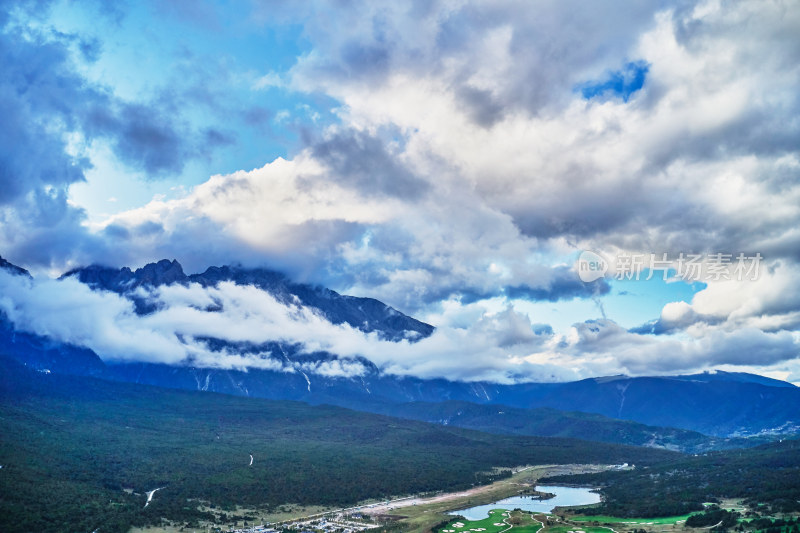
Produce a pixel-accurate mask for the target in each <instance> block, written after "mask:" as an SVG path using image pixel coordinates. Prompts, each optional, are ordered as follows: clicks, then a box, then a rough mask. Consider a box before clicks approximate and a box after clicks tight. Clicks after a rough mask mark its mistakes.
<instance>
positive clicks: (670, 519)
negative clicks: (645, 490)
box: [569, 513, 693, 525]
mask: <svg viewBox="0 0 800 533" xmlns="http://www.w3.org/2000/svg"><path fill="white" fill-rule="evenodd" d="M692 514H693V513H689V514H685V515H681V516H666V517H663V518H619V517H616V516H604V515H595V516H582V515H575V516H570V517H569V519H570V520H572V521H573V522H600V523H601V524H643V525H647V524H652V525H671V524H677V523H678V522H683V521H685V520H686V519H687V518H689V517H690V516H692Z"/></svg>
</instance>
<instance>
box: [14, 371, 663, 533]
mask: <svg viewBox="0 0 800 533" xmlns="http://www.w3.org/2000/svg"><path fill="white" fill-rule="evenodd" d="M0 434H2V438H1V439H0V464H1V465H3V467H2V469H0V530H2V531H4V532H16V531H19V532H29V531H94V530H95V529H97V528H101V531H103V532H111V531H115V532H122V531H127V530H128V528H129V527H130V526H131V525H144V524H150V523H158V522H159V521H160V518H161V517H166V518H168V519H170V520H174V521H194V520H198V519H201V518H204V517H208V518H210V516H209V515H206V514H204V513H202V512H201V511H199V510H198V506H199V504H200V501H201V500H202V501H207V502H212V503H213V504H215V505H217V506H221V507H223V508H227V509H233V506H234V505H236V504H240V505H257V506H277V505H280V504H284V503H297V504H323V505H348V504H353V503H356V502H358V501H360V500H364V499H367V498H385V497H388V496H391V495H400V494H406V493H416V492H422V491H435V490H452V489H461V488H465V487H469V486H471V485H473V484H478V483H485V482H488V481H491V480H492V479H495V478H496V477H497V476H498V475H502V474H490V473H489V472H491V469H492V467H496V466H506V467H511V466H516V465H522V464H553V463H621V462H629V463H637V464H653V465H654V464H656V463H657V462H659V461H664V460H668V459H670V458H672V457H674V456H676V455H677V454H674V453H672V452H666V451H660V450H652V449H647V448H637V447H626V446H619V445H612V444H602V443H589V442H584V441H578V440H571V439H558V438H537V437H515V436H500V435H488V434H484V433H479V432H475V431H469V430H464V429H458V428H448V427H442V426H436V425H432V424H427V423H422V422H414V421H409V420H400V419H395V418H389V417H385V416H380V415H373V414H366V413H360V412H355V411H349V410H346V409H342V408H338V407H330V406H314V407H312V406H309V405H306V404H303V403H298V402H282V401H269V400H261V399H251V398H242V397H234V396H225V395H218V394H212V393H201V392H185V391H177V390H169V389H160V388H156V387H149V386H139V385H135V384H129V383H117V382H108V381H102V380H97V379H93V378H85V377H75V376H65V375H57V374H43V373H39V372H34V371H31V370H28V369H26V368H24V367H22V366H20V365H19V364H17V363H15V362H11V361H8V360H5V359H0ZM250 454H252V455H253V457H254V461H253V465H252V466H249V462H250ZM159 487H165V488H164V489H163V490H160V491H159V492H158V493H157V494H156V496H155V497H154V498H153V501H152V503H151V504H150V505H149V506H148V507H147V508H146V509H145V508H144V504H145V501H146V497H145V495H144V493H145V491H148V490H152V489H154V488H159Z"/></svg>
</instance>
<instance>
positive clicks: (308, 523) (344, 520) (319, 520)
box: [228, 513, 380, 533]
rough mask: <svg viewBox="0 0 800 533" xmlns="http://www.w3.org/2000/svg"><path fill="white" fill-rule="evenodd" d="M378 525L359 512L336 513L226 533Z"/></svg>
mask: <svg viewBox="0 0 800 533" xmlns="http://www.w3.org/2000/svg"><path fill="white" fill-rule="evenodd" d="M378 527H380V524H376V523H374V522H372V521H369V518H365V517H363V516H362V515H360V514H357V513H356V514H345V513H336V514H334V515H333V516H331V515H325V516H319V517H313V518H302V519H299V520H290V521H286V522H279V523H275V524H262V525H257V526H250V527H245V528H239V529H230V530H228V533H278V532H283V531H297V532H301V533H305V532H314V533H358V532H359V531H367V530H369V529H375V528H378Z"/></svg>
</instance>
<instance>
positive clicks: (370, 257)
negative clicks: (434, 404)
mask: <svg viewBox="0 0 800 533" xmlns="http://www.w3.org/2000/svg"><path fill="white" fill-rule="evenodd" d="M0 29H1V31H0V73H1V74H0V117H2V119H0V124H2V128H0V255H1V256H2V257H4V258H5V259H7V260H8V261H10V262H12V263H14V264H16V265H19V266H22V267H25V268H27V269H28V270H30V271H31V272H32V273H33V274H34V275H35V278H36V279H35V281H30V282H28V281H25V282H22V281H20V280H19V279H17V278H13V277H9V276H7V275H5V274H2V275H0V287H2V289H3V291H2V293H0V309H1V310H3V311H4V312H5V313H6V314H7V315H8V316H9V317H10V318H11V319H12V320H13V321H14V322H15V324H16V325H17V327H19V328H21V329H26V330H30V331H35V332H37V333H42V334H48V335H52V336H55V337H57V338H60V339H62V340H68V341H70V342H74V343H76V344H82V345H85V346H87V347H90V348H92V349H94V350H95V351H97V352H98V354H99V355H100V356H101V357H103V358H104V359H109V360H112V359H134V360H157V361H164V362H169V363H171V364H180V363H181V362H182V361H186V360H187V358H192V360H193V361H197V360H202V361H205V364H207V365H211V366H213V365H218V366H219V365H222V366H225V365H228V366H231V365H233V366H238V367H245V368H246V367H249V366H252V365H258V364H266V363H263V361H264V360H265V359H264V358H263V357H262V358H261V359H260V361H262V362H261V363H259V362H258V361H254V360H248V359H246V358H245V359H240V360H232V359H231V358H233V359H235V358H236V357H235V356H234V355H232V354H228V355H227V356H226V357H227V359H225V358H224V357H222V356H221V355H220V354H219V353H212V352H210V351H209V350H208V349H207V347H204V346H203V345H202V343H198V342H192V341H191V339H193V338H195V337H200V336H202V333H203V329H204V328H206V329H207V328H212V327H213V326H214V323H213V320H212V321H210V322H209V321H208V317H206V316H201V315H197V313H196V310H197V305H198V302H204V301H207V300H209V299H210V300H212V301H224V302H227V307H226V308H225V309H226V313H227V314H226V320H230V322H224V323H226V324H228V327H227V328H222V329H221V330H220V331H219V332H218V335H219V336H221V337H224V338H230V339H234V338H236V339H240V340H253V341H255V340H259V339H261V338H262V337H263V332H264V331H269V332H272V334H273V335H283V337H282V338H283V339H284V340H286V341H289V342H296V343H300V344H303V345H305V346H307V349H308V350H313V349H328V350H330V351H332V352H334V353H338V354H340V355H342V356H343V357H345V358H356V357H366V358H368V359H370V360H371V361H373V362H374V363H375V364H377V365H378V366H379V367H380V368H381V369H383V370H384V371H386V372H390V373H395V374H403V375H415V376H420V377H448V378H452V379H465V380H479V379H487V380H492V381H503V382H512V381H525V380H567V379H579V378H584V377H589V376H598V375H611V374H620V373H624V374H629V375H653V374H675V373H688V372H697V371H703V370H711V369H723V370H729V371H748V372H756V373H760V374H764V375H769V376H772V377H776V378H780V379H785V380H788V381H791V382H795V383H798V384H800V284H798V283H797V279H798V276H800V119H798V117H800V91H798V87H800V37H798V35H800V5H799V4H798V3H797V2H793V1H788V0H787V1H769V0H765V1H752V2H747V1H741V2H723V1H698V2H692V1H675V2H668V1H652V2H629V1H626V2H614V1H609V2H602V3H601V2H589V3H587V2H574V1H564V0H559V1H534V2H531V1H527V0H526V1H495V2H469V1H462V0H442V1H435V0H432V1H424V2H375V1H364V2H360V1H355V0H354V1H350V2H342V1H334V0H331V1H327V2H326V1H316V0H309V1H308V2H288V3H287V2H274V1H260V2H259V1H255V0H254V1H252V2H251V1H245V0H242V1H233V2H231V1H219V2H212V1H208V2H205V1H204V2H194V1H188V0H186V1H184V0H172V1H147V0H143V1H136V2H134V1H129V2H126V1H120V2H114V3H107V2H101V1H95V2H90V1H86V2H77V1H74V0H62V1H51V0H11V1H7V2H3V3H2V5H0ZM587 254H588V255H587ZM164 258H167V259H177V260H178V261H180V263H181V264H182V265H183V268H184V270H186V272H187V273H194V272H201V271H203V270H205V268H206V267H208V266H211V265H225V264H238V265H242V266H244V267H268V268H272V269H275V270H278V271H281V272H284V273H286V274H287V275H288V276H289V277H291V278H292V279H294V280H297V281H300V282H307V283H312V284H319V285H323V286H326V287H329V288H332V289H334V290H337V291H339V292H341V293H344V294H352V295H357V296H369V297H373V298H377V299H379V300H381V301H384V302H386V303H387V304H389V305H391V306H393V307H395V308H397V309H398V310H400V311H402V312H404V313H407V314H409V315H412V316H414V317H416V318H418V319H420V320H423V321H426V322H428V323H430V324H433V325H434V326H436V328H437V329H436V332H435V333H434V335H432V337H431V338H429V339H425V340H422V341H419V342H416V343H414V342H405V341H403V342H400V343H387V342H386V341H381V340H379V339H377V338H374V337H370V336H369V335H365V334H363V333H361V332H359V331H357V330H349V329H347V328H343V327H341V326H335V325H332V324H330V323H325V321H324V320H323V321H322V322H320V319H319V317H318V316H314V315H313V313H311V314H308V313H306V312H304V311H303V310H302V309H296V308H291V306H288V307H287V306H286V305H282V304H280V302H275V301H273V299H270V296H269V295H268V294H266V293H263V292H261V291H256V290H252V291H251V293H252V295H251V296H246V295H243V294H241V293H240V291H239V288H236V287H234V286H228V285H225V286H224V287H222V288H218V289H206V290H200V288H198V287H191V288H189V289H187V291H188V292H182V291H181V290H180V289H174V290H166V289H165V290H163V291H156V293H153V294H151V295H149V296H150V297H152V298H154V299H157V300H159V302H160V303H161V304H162V308H163V313H161V312H159V313H157V314H156V315H154V316H149V317H144V318H142V317H138V316H137V315H135V313H133V312H132V309H131V306H130V302H128V301H126V300H124V299H120V298H118V297H116V296H113V295H110V294H96V293H92V291H88V289H86V288H85V287H82V286H76V284H75V283H72V282H71V281H69V280H67V281H57V280H56V278H57V277H58V276H60V275H61V274H62V273H64V272H65V271H67V270H69V269H71V268H75V267H79V266H85V265H89V264H93V263H97V264H103V265H107V266H113V267H122V266H130V267H132V268H137V267H141V266H143V265H145V264H147V263H149V262H153V261H157V260H160V259H164ZM589 278H591V279H589ZM215 291H216V292H215ZM219 291H222V292H219ZM237 324H247V327H244V328H239V327H237ZM234 330H236V331H235V332H234ZM310 331H313V332H314V333H313V335H312V334H311V333H309V332H310ZM143 336H145V337H143ZM226 336H227V337H226ZM142 338H149V339H151V342H150V343H149V344H148V345H147V348H146V349H145V348H143V347H142V344H143V343H142V342H140V339H142ZM187 339H189V340H188V341H187ZM228 356H229V357H228ZM223 359H224V362H222V360H223ZM348 360H350V359H348ZM352 360H355V359H352ZM273 363H274V361H273ZM273 363H270V364H273ZM275 364H276V365H277V364H279V363H275ZM356 366H357V365H356ZM316 371H318V372H323V371H328V372H334V370H331V369H317V370H316ZM335 372H340V373H342V375H355V374H358V372H359V370H358V369H357V368H356V367H355V366H353V365H350V366H347V365H344V366H340V367H339V368H337V369H335Z"/></svg>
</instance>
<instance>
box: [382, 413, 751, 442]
mask: <svg viewBox="0 0 800 533" xmlns="http://www.w3.org/2000/svg"><path fill="white" fill-rule="evenodd" d="M376 411H378V412H383V413H391V414H392V416H399V417H402V418H410V419H413V420H423V421H425V422H433V423H437V424H442V425H445V426H456V427H463V428H468V429H475V430H479V431H486V432H489V433H502V434H510V435H540V436H547V437H570V438H577V439H585V440H594V441H600V442H613V443H619V444H630V445H634V446H651V447H656V448H665V449H670V450H676V451H682V452H687V453H703V452H706V451H709V450H719V449H726V448H742V447H750V446H756V445H758V444H759V443H761V442H763V441H760V440H759V439H753V438H750V439H744V438H719V437H708V436H706V435H703V434H701V433H698V432H696V431H689V430H685V429H675V428H668V427H658V426H647V425H644V424H639V423H637V422H631V421H628V420H616V419H613V418H608V417H605V416H602V415H597V414H593V413H582V412H578V411H572V412H568V411H559V410H556V409H552V408H549V407H538V408H534V409H521V408H517V407H509V406H506V405H496V404H482V405H481V404H475V403H470V402H459V401H447V402H439V403H429V402H415V403H405V404H399V405H397V404H391V405H387V406H384V407H383V408H382V409H381V408H377V409H376Z"/></svg>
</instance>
